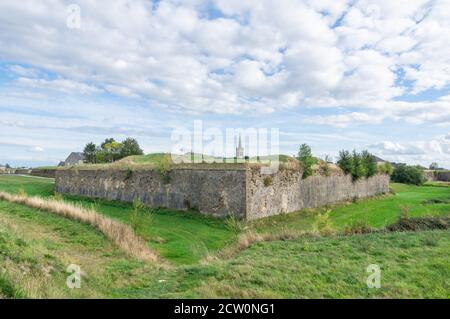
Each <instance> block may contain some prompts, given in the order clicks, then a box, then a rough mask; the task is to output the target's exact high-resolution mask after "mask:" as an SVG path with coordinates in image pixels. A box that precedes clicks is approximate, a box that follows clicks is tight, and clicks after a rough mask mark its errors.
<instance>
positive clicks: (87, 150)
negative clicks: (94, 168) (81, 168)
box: [83, 142, 97, 164]
mask: <svg viewBox="0 0 450 319" xmlns="http://www.w3.org/2000/svg"><path fill="white" fill-rule="evenodd" d="M96 153H97V146H95V144H94V143H92V142H91V143H88V144H86V146H85V147H84V151H83V155H84V162H85V163H92V164H93V163H96Z"/></svg>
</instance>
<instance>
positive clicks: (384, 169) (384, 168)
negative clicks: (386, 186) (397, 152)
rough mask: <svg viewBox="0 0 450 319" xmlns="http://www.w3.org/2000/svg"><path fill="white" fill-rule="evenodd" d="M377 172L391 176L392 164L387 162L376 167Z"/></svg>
mask: <svg viewBox="0 0 450 319" xmlns="http://www.w3.org/2000/svg"><path fill="white" fill-rule="evenodd" d="M377 170H378V173H380V174H387V175H392V173H393V172H394V168H393V167H392V164H391V163H389V162H385V163H382V164H380V165H378V167H377Z"/></svg>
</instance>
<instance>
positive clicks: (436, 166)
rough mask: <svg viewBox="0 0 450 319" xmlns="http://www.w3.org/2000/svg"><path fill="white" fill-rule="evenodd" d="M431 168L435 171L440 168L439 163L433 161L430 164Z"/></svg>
mask: <svg viewBox="0 0 450 319" xmlns="http://www.w3.org/2000/svg"><path fill="white" fill-rule="evenodd" d="M430 169H431V170H433V171H434V170H437V169H439V165H438V163H436V162H433V163H431V164H430Z"/></svg>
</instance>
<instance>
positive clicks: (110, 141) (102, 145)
mask: <svg viewBox="0 0 450 319" xmlns="http://www.w3.org/2000/svg"><path fill="white" fill-rule="evenodd" d="M115 141H116V140H115V139H114V138H112V137H110V138H107V139H105V141H104V142H103V143H102V144H101V145H100V147H101V148H102V149H105V146H106V144H111V143H112V142H115Z"/></svg>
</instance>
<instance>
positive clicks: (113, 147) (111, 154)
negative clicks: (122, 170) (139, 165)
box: [101, 141, 122, 163]
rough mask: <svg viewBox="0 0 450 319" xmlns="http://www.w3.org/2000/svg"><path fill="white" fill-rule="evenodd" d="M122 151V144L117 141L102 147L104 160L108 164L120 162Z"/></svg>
mask: <svg viewBox="0 0 450 319" xmlns="http://www.w3.org/2000/svg"><path fill="white" fill-rule="evenodd" d="M121 150H122V144H121V143H118V142H116V141H113V142H111V143H107V144H104V145H103V147H102V151H101V152H102V153H103V154H104V160H105V161H106V162H107V163H112V162H114V161H117V160H119V159H120V158H121V157H120V152H121Z"/></svg>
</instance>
